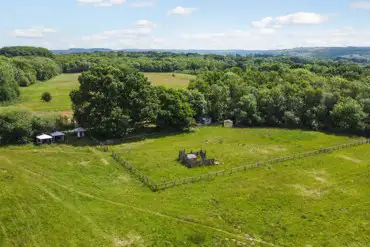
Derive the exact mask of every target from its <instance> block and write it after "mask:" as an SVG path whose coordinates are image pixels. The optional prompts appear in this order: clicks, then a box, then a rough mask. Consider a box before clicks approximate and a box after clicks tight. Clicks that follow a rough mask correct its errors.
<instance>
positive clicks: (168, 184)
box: [112, 139, 370, 191]
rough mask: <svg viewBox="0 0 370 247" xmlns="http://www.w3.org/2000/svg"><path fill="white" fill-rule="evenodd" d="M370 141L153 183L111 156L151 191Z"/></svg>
mask: <svg viewBox="0 0 370 247" xmlns="http://www.w3.org/2000/svg"><path fill="white" fill-rule="evenodd" d="M368 143H370V139H367V140H360V141H355V142H351V143H345V144H339V145H336V146H332V147H326V148H320V149H318V150H314V151H309V152H305V153H300V154H294V155H291V156H285V157H280V158H276V159H272V160H267V161H261V162H257V163H254V164H248V165H244V166H239V167H232V168H230V169H227V170H220V171H216V172H212V173H206V174H202V175H199V176H194V177H186V178H181V179H177V180H172V181H168V182H165V183H158V184H156V183H154V182H153V181H152V180H151V179H150V178H149V177H147V176H145V175H144V174H142V173H141V172H140V171H139V170H137V169H136V168H134V167H133V166H132V165H131V164H130V163H129V162H128V161H127V160H125V159H124V158H122V157H121V156H119V155H118V154H116V153H115V152H113V153H112V157H113V159H114V160H116V161H117V162H118V163H119V164H121V165H122V166H123V167H124V168H126V170H128V171H129V172H130V173H131V174H133V175H134V176H136V177H137V178H138V179H139V180H140V181H141V182H142V183H144V184H145V185H146V186H148V187H149V188H150V189H151V190H152V191H158V190H164V189H168V188H171V187H175V186H179V185H184V184H189V183H195V182H198V181H201V180H209V179H212V178H215V177H218V176H226V175H231V174H233V173H237V172H243V171H247V170H249V169H253V168H258V167H261V166H266V165H273V164H278V163H282V162H285V161H291V160H296V159H301V158H306V157H312V156H315V155H319V154H323V153H330V152H332V151H335V150H340V149H344V148H349V147H354V146H359V145H363V144H368Z"/></svg>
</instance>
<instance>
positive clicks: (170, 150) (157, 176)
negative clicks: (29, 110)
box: [113, 127, 356, 183]
mask: <svg viewBox="0 0 370 247" xmlns="http://www.w3.org/2000/svg"><path fill="white" fill-rule="evenodd" d="M355 140H356V139H355V138H350V137H345V136H335V135H326V134H323V133H319V132H313V131H301V130H283V129H271V128H262V129H259V128H254V129H253V128H252V129H242V128H240V129H238V128H236V129H229V128H222V127H203V128H199V129H197V131H196V132H195V133H190V134H178V135H173V136H168V137H164V138H160V139H155V138H153V139H151V138H148V139H146V140H143V141H139V142H134V143H126V144H122V145H118V146H115V147H114V148H113V151H114V152H116V153H118V154H119V155H121V156H122V157H124V158H125V159H126V160H128V161H129V162H130V163H131V164H132V165H134V167H135V168H137V169H138V170H140V171H141V172H142V173H144V174H145V175H147V176H148V177H150V178H152V180H154V181H155V182H157V183H159V182H166V181H171V180H175V179H180V178H184V177H191V176H199V175H202V174H206V173H210V172H216V171H220V170H224V169H231V168H232V167H238V166H243V165H248V164H254V163H256V162H260V161H266V160H270V159H274V158H278V157H283V156H290V155H294V154H298V153H303V152H307V151H312V150H317V149H319V148H322V147H327V146H331V145H336V144H338V143H348V142H351V141H355ZM201 148H202V149H203V150H205V151H207V157H208V158H215V159H216V160H217V161H219V162H220V163H221V164H220V165H216V166H207V167H199V168H196V169H188V168H186V167H184V166H182V165H180V164H179V163H178V162H177V160H176V159H177V157H178V152H179V151H180V150H183V149H186V151H187V152H190V151H191V150H192V151H199V150H200V149H201Z"/></svg>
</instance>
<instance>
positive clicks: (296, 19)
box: [252, 12, 328, 34]
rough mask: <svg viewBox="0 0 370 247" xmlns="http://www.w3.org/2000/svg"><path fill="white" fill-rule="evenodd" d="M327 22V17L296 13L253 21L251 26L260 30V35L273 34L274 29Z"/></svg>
mask: <svg viewBox="0 0 370 247" xmlns="http://www.w3.org/2000/svg"><path fill="white" fill-rule="evenodd" d="M327 20H328V17H327V16H324V15H321V14H317V13H309V12H297V13H293V14H289V15H283V16H277V17H271V16H268V17H265V18H263V19H261V20H259V21H253V22H252V26H253V27H255V28H258V29H260V32H261V33H265V34H266V33H275V32H276V29H279V28H282V27H284V26H287V25H314V24H320V23H323V22H325V21H327Z"/></svg>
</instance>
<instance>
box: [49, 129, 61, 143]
mask: <svg viewBox="0 0 370 247" xmlns="http://www.w3.org/2000/svg"><path fill="white" fill-rule="evenodd" d="M50 135H51V136H52V137H53V141H57V140H61V141H64V133H62V132H60V131H55V132H53V133H51V134H50Z"/></svg>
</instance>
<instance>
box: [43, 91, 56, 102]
mask: <svg viewBox="0 0 370 247" xmlns="http://www.w3.org/2000/svg"><path fill="white" fill-rule="evenodd" d="M52 98H53V97H51V94H50V93H49V92H45V93H43V94H42V95H41V100H43V101H45V102H50V101H51V100H52Z"/></svg>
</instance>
